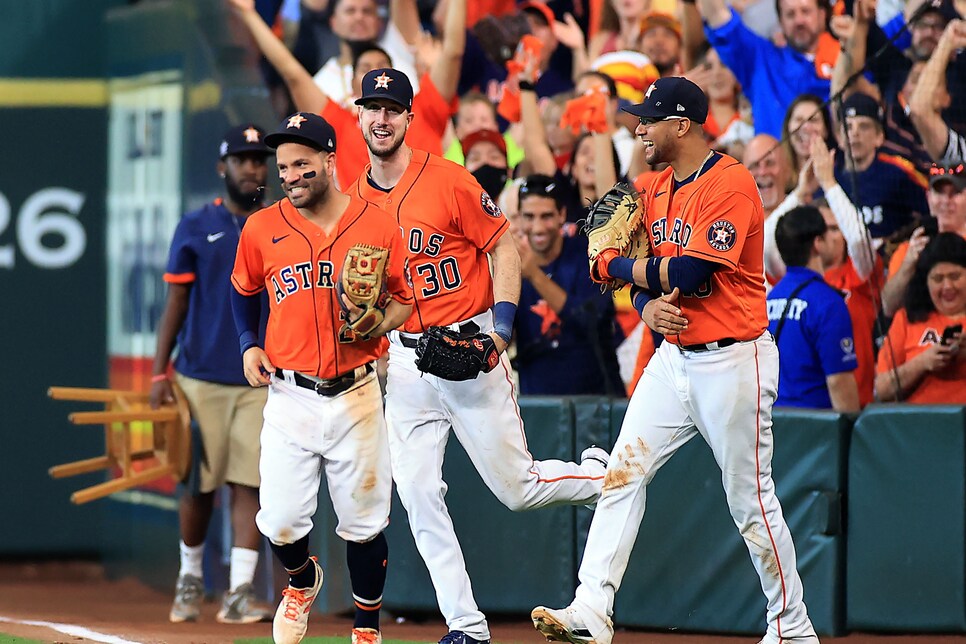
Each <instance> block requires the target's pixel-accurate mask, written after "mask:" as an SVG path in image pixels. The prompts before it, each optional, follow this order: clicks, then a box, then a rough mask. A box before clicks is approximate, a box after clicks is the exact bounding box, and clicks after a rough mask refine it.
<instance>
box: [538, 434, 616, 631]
mask: <svg viewBox="0 0 966 644" xmlns="http://www.w3.org/2000/svg"><path fill="white" fill-rule="evenodd" d="M597 449H600V448H597ZM601 451H603V450H601ZM530 619H532V620H533V627H534V628H536V629H537V630H538V631H540V632H541V633H543V636H544V637H546V638H547V639H548V640H550V641H552V642H570V643H571V644H611V641H612V640H613V639H614V625H613V624H612V623H611V621H610V620H609V619H608V620H607V624H606V625H605V626H604V630H602V631H601V632H599V633H591V632H590V629H589V628H587V626H586V625H585V624H586V623H585V622H584V620H583V619H581V617H580V615H578V614H577V609H576V608H574V607H573V606H568V607H567V608H561V609H558V610H555V609H552V608H546V607H544V606H537V607H536V608H534V609H533V612H531V613H530Z"/></svg>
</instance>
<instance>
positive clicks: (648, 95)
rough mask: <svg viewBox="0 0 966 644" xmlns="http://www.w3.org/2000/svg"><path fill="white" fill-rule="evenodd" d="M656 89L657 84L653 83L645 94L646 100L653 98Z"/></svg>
mask: <svg viewBox="0 0 966 644" xmlns="http://www.w3.org/2000/svg"><path fill="white" fill-rule="evenodd" d="M655 88H657V83H651V86H650V87H648V88H647V91H646V92H644V98H651V92H653V91H654V90H655Z"/></svg>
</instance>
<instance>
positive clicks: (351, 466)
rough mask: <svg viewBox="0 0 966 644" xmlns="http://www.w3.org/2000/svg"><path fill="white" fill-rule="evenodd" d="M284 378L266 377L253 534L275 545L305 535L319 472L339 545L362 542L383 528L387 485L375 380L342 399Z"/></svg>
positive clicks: (383, 423) (386, 517)
mask: <svg viewBox="0 0 966 644" xmlns="http://www.w3.org/2000/svg"><path fill="white" fill-rule="evenodd" d="M290 373H291V372H286V377H285V379H279V378H277V377H275V376H274V375H273V376H272V384H271V385H270V386H269V391H268V402H267V403H266V404H265V425H264V427H263V428H262V440H261V446H262V453H261V461H260V465H259V472H260V474H261V478H262V484H261V487H260V488H259V502H260V505H261V509H260V510H259V511H258V514H257V515H256V516H255V523H256V524H257V525H258V529H259V530H260V531H261V532H262V534H264V535H265V536H266V537H268V538H269V539H270V540H271V541H272V542H273V543H275V544H280V545H281V544H286V543H294V542H296V541H298V540H299V539H301V538H302V537H304V536H305V535H306V534H308V533H309V531H310V530H311V529H312V525H313V524H312V517H313V516H314V515H315V511H316V509H317V507H318V497H319V484H320V483H321V481H322V479H321V477H322V471H323V470H324V471H325V478H326V482H327V483H328V487H329V498H330V499H331V500H332V507H333V508H334V509H335V514H336V517H337V518H338V525H336V528H335V532H336V534H338V535H339V536H340V537H342V538H343V539H345V540H346V541H357V542H365V541H369V540H370V539H373V538H375V537H376V536H377V535H378V534H379V533H380V532H382V531H383V530H385V528H386V526H387V525H389V507H390V504H391V500H392V477H391V474H390V470H389V445H388V437H387V434H386V421H385V416H384V415H383V407H382V391H381V390H380V388H379V381H378V380H377V378H376V375H375V373H371V374H369V375H367V376H366V377H364V378H363V379H362V380H360V381H359V382H357V383H356V384H355V385H354V386H353V387H352V388H351V389H348V390H347V391H345V392H344V393H342V394H340V395H338V396H333V397H325V396H320V395H319V394H317V393H315V392H314V391H312V390H311V389H306V388H304V387H298V386H296V385H295V384H294V382H293V381H291V379H290V377H289V374H290Z"/></svg>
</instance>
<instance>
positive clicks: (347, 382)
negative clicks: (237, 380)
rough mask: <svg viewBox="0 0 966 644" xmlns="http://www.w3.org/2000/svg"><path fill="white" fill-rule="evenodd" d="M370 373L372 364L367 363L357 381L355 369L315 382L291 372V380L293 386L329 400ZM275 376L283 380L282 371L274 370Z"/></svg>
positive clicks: (296, 372)
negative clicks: (308, 390) (293, 382)
mask: <svg viewBox="0 0 966 644" xmlns="http://www.w3.org/2000/svg"><path fill="white" fill-rule="evenodd" d="M372 371H373V367H372V363H371V362H368V363H366V371H365V373H364V374H363V375H362V376H361V377H360V378H358V379H357V378H356V373H355V369H353V370H352V371H350V372H349V373H346V374H343V375H341V376H337V377H335V378H330V379H328V380H315V379H314V378H309V377H308V376H304V375H302V374H300V373H299V372H298V371H293V372H292V379H293V380H294V381H295V384H296V385H297V386H299V387H304V388H305V389H311V390H312V391H314V392H315V393H317V394H319V395H320V396H325V397H326V398H331V397H333V396H338V395H339V394H341V393H343V392H344V391H346V390H348V389H349V388H350V387H351V386H352V385H354V384H356V383H357V382H358V381H359V380H361V379H362V378H365V377H366V376H367V375H369V374H370V373H372ZM275 376H276V377H277V378H284V377H285V374H284V373H283V372H282V369H280V368H278V369H275Z"/></svg>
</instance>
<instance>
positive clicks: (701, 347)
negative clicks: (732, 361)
mask: <svg viewBox="0 0 966 644" xmlns="http://www.w3.org/2000/svg"><path fill="white" fill-rule="evenodd" d="M738 342H739V340H735V339H734V338H721V339H720V340H718V341H717V342H708V343H707V344H682V345H681V349H682V350H684V351H714V350H715V349H724V348H725V347H730V346H731V345H733V344H738Z"/></svg>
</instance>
